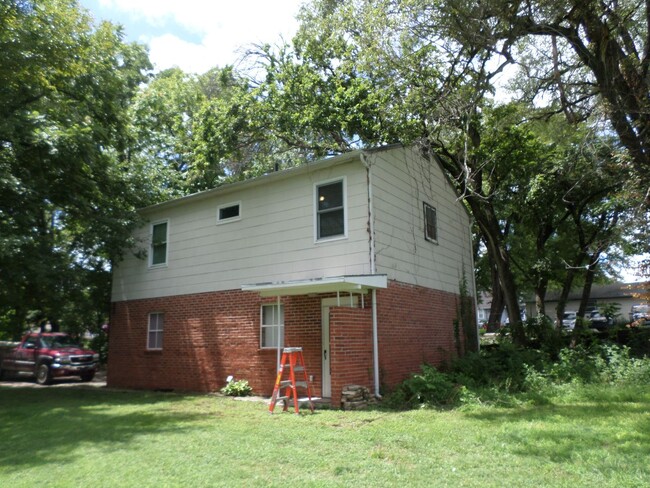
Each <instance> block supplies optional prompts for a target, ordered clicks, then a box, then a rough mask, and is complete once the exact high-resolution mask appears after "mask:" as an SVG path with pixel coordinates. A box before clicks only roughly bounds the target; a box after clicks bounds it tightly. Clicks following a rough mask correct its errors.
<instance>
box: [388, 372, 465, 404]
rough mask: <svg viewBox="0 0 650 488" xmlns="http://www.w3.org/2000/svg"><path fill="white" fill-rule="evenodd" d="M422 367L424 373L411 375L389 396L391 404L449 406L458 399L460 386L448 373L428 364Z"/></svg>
mask: <svg viewBox="0 0 650 488" xmlns="http://www.w3.org/2000/svg"><path fill="white" fill-rule="evenodd" d="M421 369H422V373H418V374H413V375H411V377H410V378H408V379H406V380H405V381H404V382H402V383H401V384H400V385H399V386H398V387H397V388H396V389H395V390H394V391H393V392H392V393H391V394H390V395H389V396H388V398H387V404H388V405H389V406H392V407H396V408H413V407H417V406H448V405H452V404H454V403H455V402H456V401H457V400H458V393H459V387H458V385H456V384H454V383H453V382H452V380H451V379H450V378H449V376H448V375H446V374H445V373H442V372H440V371H438V370H437V369H436V368H435V367H433V366H430V365H428V364H423V365H422V366H421Z"/></svg>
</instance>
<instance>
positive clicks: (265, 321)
mask: <svg viewBox="0 0 650 488" xmlns="http://www.w3.org/2000/svg"><path fill="white" fill-rule="evenodd" d="M260 345H261V347H262V348H277V347H283V346H284V305H280V307H279V309H278V305H277V304H273V305H262V330H261V340H260Z"/></svg>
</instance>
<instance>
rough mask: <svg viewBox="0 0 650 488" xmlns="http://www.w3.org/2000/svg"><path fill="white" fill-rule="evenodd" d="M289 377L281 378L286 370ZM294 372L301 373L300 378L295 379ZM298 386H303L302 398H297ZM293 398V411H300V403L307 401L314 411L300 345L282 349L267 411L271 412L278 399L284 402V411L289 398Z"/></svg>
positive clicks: (310, 408)
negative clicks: (303, 395) (282, 393)
mask: <svg viewBox="0 0 650 488" xmlns="http://www.w3.org/2000/svg"><path fill="white" fill-rule="evenodd" d="M287 366H288V367H289V368H288V373H289V377H288V378H286V379H282V377H283V375H284V373H286V372H287V368H286V367H287ZM296 373H302V377H303V379H302V380H296ZM298 388H305V390H306V394H307V396H306V397H304V398H298ZM282 389H284V395H281V391H282ZM292 398H293V408H294V410H295V412H296V413H297V414H298V413H300V409H299V405H300V403H305V402H308V404H309V410H311V412H312V413H313V412H314V403H313V401H312V400H316V398H312V395H311V386H310V384H309V377H308V376H307V370H306V369H305V360H304V358H303V356H302V347H285V348H284V349H283V350H282V359H281V360H280V369H279V370H278V376H277V378H276V379H275V386H274V387H273V395H272V396H271V403H270V404H269V412H270V413H273V410H275V404H276V403H277V402H279V401H282V402H284V408H283V409H282V410H283V411H284V412H286V411H287V409H288V408H289V400H291V399H292Z"/></svg>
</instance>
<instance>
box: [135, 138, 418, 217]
mask: <svg viewBox="0 0 650 488" xmlns="http://www.w3.org/2000/svg"><path fill="white" fill-rule="evenodd" d="M396 147H405V146H404V145H403V144H401V143H396V144H387V145H385V146H378V147H371V148H365V149H355V150H353V151H348V152H344V153H342V154H338V155H336V156H329V157H325V158H323V159H319V160H318V161H314V162H307V163H304V164H301V165H299V166H294V167H292V168H288V169H284V170H282V171H274V172H271V173H265V174H263V175H261V176H256V177H255V178H250V179H247V180H242V181H235V182H234V183H227V184H225V185H221V186H217V187H215V188H211V189H209V190H203V191H200V192H197V193H192V194H191V195H185V196H182V197H178V198H174V199H172V200H167V201H164V202H160V203H156V204H154V205H149V206H147V207H142V208H140V209H139V210H138V211H139V212H140V213H144V214H147V213H150V212H155V211H157V210H160V209H164V208H169V207H175V206H176V205H180V204H181V203H185V202H188V201H192V202H194V201H201V200H203V199H206V198H210V197H212V196H214V195H221V194H227V193H230V192H233V191H237V190H239V189H241V188H249V187H255V186H258V185H264V184H267V183H269V182H272V181H276V180H278V181H279V180H283V179H286V178H291V177H293V176H297V175H301V174H304V173H309V172H311V171H316V170H320V169H324V168H329V167H332V166H337V165H339V164H344V163H348V162H350V161H354V160H355V159H358V160H359V161H360V162H361V155H362V154H373V153H377V152H382V151H388V150H390V149H394V148H396Z"/></svg>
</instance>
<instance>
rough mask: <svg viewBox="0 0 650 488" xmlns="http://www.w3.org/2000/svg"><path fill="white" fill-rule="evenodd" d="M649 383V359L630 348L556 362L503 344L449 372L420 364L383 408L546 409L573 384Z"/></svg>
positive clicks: (590, 351)
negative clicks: (526, 406)
mask: <svg viewBox="0 0 650 488" xmlns="http://www.w3.org/2000/svg"><path fill="white" fill-rule="evenodd" d="M639 383H644V384H647V383H650V358H635V357H632V355H631V350H630V348H628V347H625V346H623V347H621V346H619V345H616V344H609V343H598V342H591V343H588V344H580V345H578V346H576V347H575V348H573V349H571V348H564V349H561V350H560V351H559V352H558V353H557V357H556V358H554V357H553V356H552V355H550V354H548V353H546V352H544V351H538V350H535V349H527V348H521V347H517V346H515V345H513V344H511V343H507V342H506V343H501V344H498V345H495V346H492V347H485V348H483V349H482V350H481V351H480V352H479V353H472V354H467V355H466V356H465V357H463V358H460V359H458V360H456V361H455V362H454V363H453V364H452V365H451V368H450V370H449V371H448V372H446V373H445V372H442V371H439V370H437V369H436V368H434V367H433V366H430V365H423V366H422V372H421V373H418V374H414V375H412V376H411V377H410V378H408V379H407V380H405V381H404V382H403V383H402V384H400V385H399V386H398V387H397V388H396V389H395V390H394V391H393V392H392V393H391V394H390V395H388V396H387V398H386V402H385V404H386V405H387V406H389V407H393V408H414V407H418V406H437V407H441V406H442V407H449V406H457V405H460V404H462V405H477V404H486V403H487V404H493V405H494V404H498V405H501V406H512V405H516V404H520V403H522V402H527V403H528V402H533V403H535V404H545V403H549V402H550V401H552V399H553V398H555V397H557V396H558V395H560V396H562V395H567V394H570V392H571V391H572V390H573V389H575V387H576V386H577V385H586V384H592V385H598V384H600V385H605V384H616V385H623V386H624V385H631V386H633V385H635V384H639Z"/></svg>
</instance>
